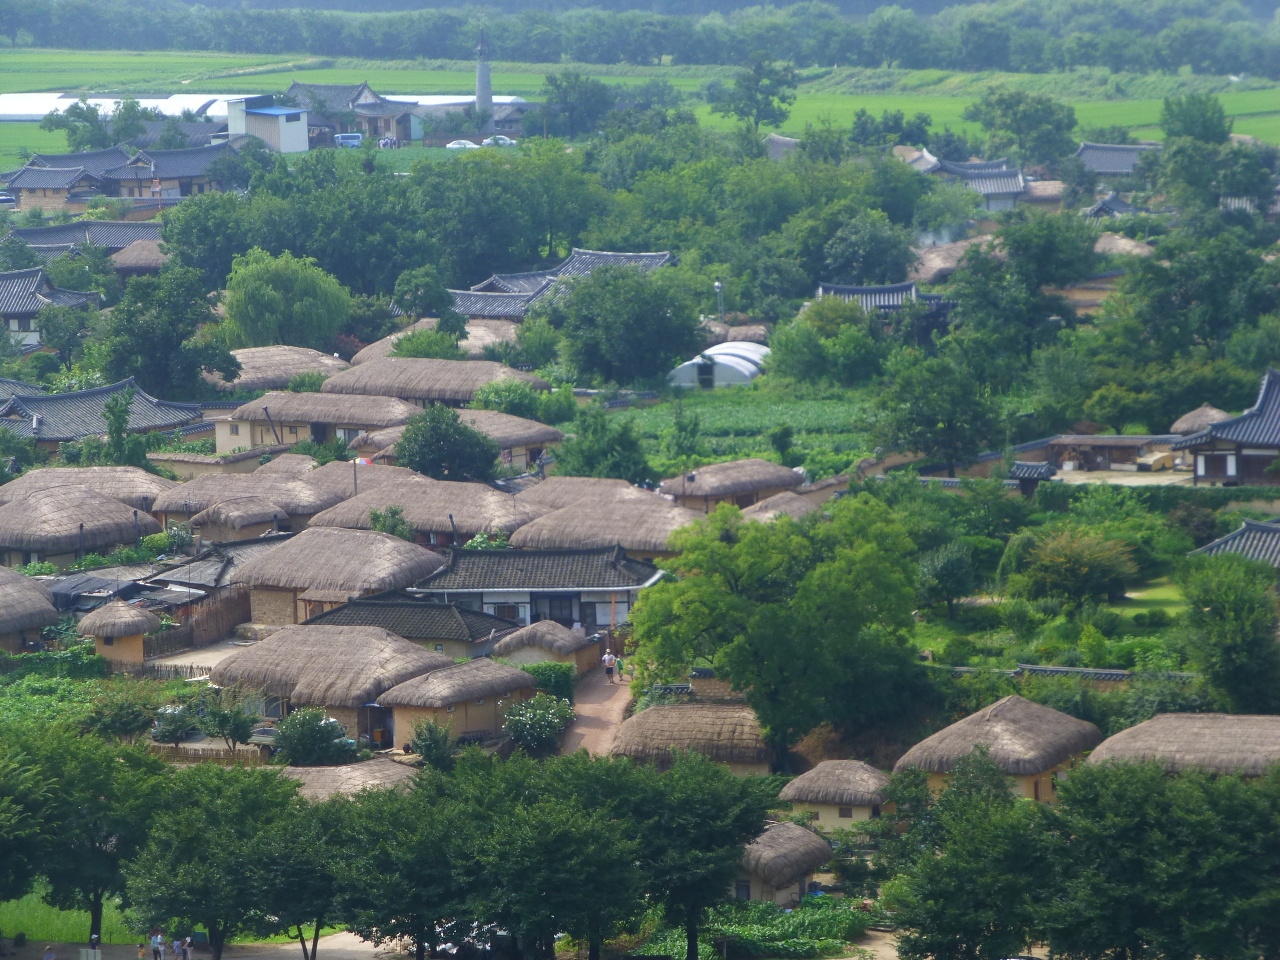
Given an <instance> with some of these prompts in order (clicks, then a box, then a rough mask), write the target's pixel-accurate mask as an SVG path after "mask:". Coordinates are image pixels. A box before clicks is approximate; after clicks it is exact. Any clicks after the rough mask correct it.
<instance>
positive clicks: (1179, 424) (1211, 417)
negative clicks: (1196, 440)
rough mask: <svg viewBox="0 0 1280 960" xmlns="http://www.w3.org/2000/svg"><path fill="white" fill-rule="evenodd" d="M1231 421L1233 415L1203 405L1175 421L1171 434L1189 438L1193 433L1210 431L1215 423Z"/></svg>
mask: <svg viewBox="0 0 1280 960" xmlns="http://www.w3.org/2000/svg"><path fill="white" fill-rule="evenodd" d="M1230 419H1231V414H1229V413H1227V411H1225V410H1219V409H1218V408H1217V407H1215V406H1211V405H1210V404H1207V403H1202V404H1200V406H1198V407H1196V408H1195V409H1194V410H1192V411H1191V412H1190V413H1184V414H1183V415H1182V416H1180V417H1179V418H1178V419H1177V420H1175V421H1173V426H1171V427H1170V428H1169V432H1170V433H1180V434H1182V436H1184V437H1188V436H1190V435H1191V434H1193V433H1199V432H1200V431H1201V430H1208V429H1209V427H1211V426H1213V424H1215V423H1221V422H1222V421H1223V420H1230Z"/></svg>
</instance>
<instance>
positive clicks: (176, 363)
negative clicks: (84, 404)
mask: <svg viewBox="0 0 1280 960" xmlns="http://www.w3.org/2000/svg"><path fill="white" fill-rule="evenodd" d="M213 322H214V315H213V310H212V309H211V308H210V305H209V301H208V299H207V298H206V297H205V294H204V289H203V284H202V282H201V279H200V274H199V273H198V272H196V271H195V270H191V269H187V268H183V267H170V268H169V269H167V270H165V271H164V272H163V273H161V274H160V276H158V277H136V278H134V279H133V280H130V281H129V285H128V287H126V288H125V293H124V297H123V299H121V301H120V303H119V304H117V305H116V306H115V307H114V308H113V309H112V310H111V311H110V312H109V313H105V312H104V313H103V314H99V315H98V316H97V318H96V320H95V323H94V325H93V330H92V334H93V338H94V339H95V340H96V341H97V344H96V345H95V349H96V350H97V354H96V355H97V356H99V357H100V358H101V363H102V374H103V376H105V377H107V378H108V379H109V380H113V381H119V380H123V379H125V378H127V377H133V378H134V379H135V380H136V381H137V383H138V386H139V387H141V388H142V389H143V390H145V391H146V392H147V393H149V394H151V395H152V396H156V397H164V398H166V399H170V398H171V399H175V400H181V399H189V398H195V397H198V396H200V395H201V392H202V391H203V390H204V389H205V384H204V381H203V380H202V378H201V372H202V371H203V370H206V369H207V370H216V371H219V372H220V373H221V375H222V377H223V379H224V380H225V381H228V382H229V381H231V380H234V379H235V378H236V376H237V375H238V374H239V372H240V362H239V361H238V360H236V358H235V357H233V356H232V355H231V352H230V351H229V350H228V349H227V348H226V346H225V344H223V343H222V342H220V340H219V339H217V338H215V337H214V336H212V335H210V333H208V332H206V331H205V330H204V329H202V328H205V327H207V326H211V325H212V324H213Z"/></svg>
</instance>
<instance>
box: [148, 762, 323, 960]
mask: <svg viewBox="0 0 1280 960" xmlns="http://www.w3.org/2000/svg"><path fill="white" fill-rule="evenodd" d="M296 791H297V784H296V783H295V782H294V781H292V780H288V779H286V778H284V777H281V776H279V775H278V774H277V773H276V772H275V771H273V770H267V769H247V768H245V767H219V766H216V765H214V764H197V765H195V766H192V767H188V768H187V769H185V770H182V771H180V772H178V773H177V774H175V775H174V777H173V781H172V791H171V793H170V794H169V796H170V798H171V800H170V802H169V803H167V804H166V805H165V806H164V807H163V808H162V809H160V810H158V811H157V812H156V815H155V817H154V819H153V820H152V823H151V828H150V830H149V832H148V838H147V843H146V846H145V847H144V848H143V849H142V851H141V853H139V854H138V856H137V857H135V858H134V859H133V860H132V861H130V862H129V863H128V864H126V865H125V868H124V872H125V893H126V896H127V897H128V902H129V903H130V904H131V908H132V911H133V914H134V915H135V916H136V917H137V919H138V921H139V923H141V924H142V925H144V926H145V925H150V924H158V923H164V924H166V925H168V924H169V923H174V924H176V925H177V926H178V927H180V928H181V927H185V928H187V929H192V928H194V927H197V926H200V927H203V928H204V929H205V930H206V931H208V934H209V949H210V951H211V952H212V954H213V960H221V958H222V948H223V946H224V945H225V944H226V941H227V938H228V937H231V936H234V935H235V934H237V933H240V932H249V931H251V930H253V929H254V924H255V920H256V918H257V917H258V916H259V894H258V891H257V889H256V888H255V885H254V884H253V883H252V882H251V880H250V878H251V877H252V876H253V871H254V869H255V865H256V864H257V862H258V854H259V849H258V846H259V843H260V842H261V840H262V836H263V832H264V831H265V830H266V829H267V828H268V827H270V826H271V825H272V824H273V823H275V822H276V821H278V820H279V819H281V818H282V817H284V816H285V815H287V812H288V810H289V808H290V807H291V806H292V805H293V804H295V803H297V802H298V801H297V799H296ZM193 850H198V851H200V855H199V856H193V855H192V851H193Z"/></svg>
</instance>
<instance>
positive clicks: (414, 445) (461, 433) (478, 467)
mask: <svg viewBox="0 0 1280 960" xmlns="http://www.w3.org/2000/svg"><path fill="white" fill-rule="evenodd" d="M499 452H500V451H499V450H498V444H497V442H496V441H495V440H493V439H492V438H491V437H489V436H487V435H485V434H483V433H481V432H480V431H478V430H474V429H472V428H471V427H469V426H467V425H466V424H465V423H463V422H462V421H461V419H459V417H458V414H457V412H456V411H454V410H451V409H449V408H448V407H444V406H439V405H435V406H431V407H428V408H427V409H426V410H424V411H423V412H422V413H420V414H418V415H417V416H416V417H414V418H413V419H412V420H410V421H409V423H408V424H407V425H406V426H405V429H404V433H403V434H402V435H401V437H400V439H399V441H398V442H397V443H396V462H397V463H399V464H400V465H401V466H405V467H408V468H409V469H410V470H416V471H418V473H422V474H426V475H427V476H428V477H431V478H433V479H435V480H477V481H482V482H483V481H485V480H491V479H493V476H494V473H495V471H496V469H497V467H496V461H497V459H498V453H499Z"/></svg>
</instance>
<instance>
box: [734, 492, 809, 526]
mask: <svg viewBox="0 0 1280 960" xmlns="http://www.w3.org/2000/svg"><path fill="white" fill-rule="evenodd" d="M819 506H821V504H819V503H815V502H813V501H810V500H806V499H805V498H804V497H802V496H800V495H799V494H798V493H792V492H791V491H790V490H784V491H783V492H782V493H775V494H774V495H773V496H772V497H767V498H765V499H764V500H761V501H760V502H759V503H753V504H752V505H751V506H749V507H747V508H746V509H745V510H743V511H742V519H743V520H759V521H760V522H761V523H767V522H768V521H770V520H776V519H777V518H778V517H784V516H785V517H790V518H791V519H792V520H799V519H800V518H801V517H803V516H805V515H806V514H809V513H813V511H815V510H817V509H818V507H819Z"/></svg>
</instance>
